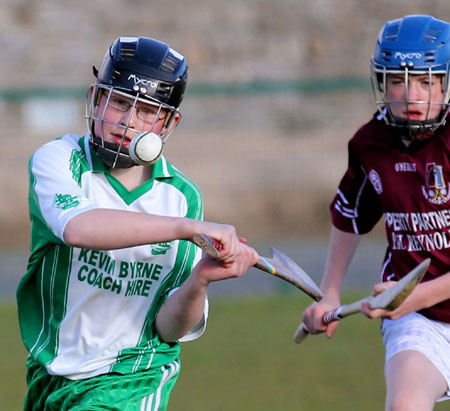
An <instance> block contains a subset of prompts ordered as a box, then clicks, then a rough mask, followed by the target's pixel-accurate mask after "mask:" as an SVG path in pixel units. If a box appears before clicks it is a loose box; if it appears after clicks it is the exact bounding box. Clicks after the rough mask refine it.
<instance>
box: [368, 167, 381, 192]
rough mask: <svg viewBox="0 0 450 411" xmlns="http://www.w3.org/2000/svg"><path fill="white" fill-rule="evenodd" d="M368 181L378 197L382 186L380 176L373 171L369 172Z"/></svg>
mask: <svg viewBox="0 0 450 411" xmlns="http://www.w3.org/2000/svg"><path fill="white" fill-rule="evenodd" d="M369 180H370V182H371V183H372V186H373V188H374V189H375V191H376V192H377V194H378V195H380V194H381V193H382V192H383V185H382V184H381V178H380V176H379V175H378V173H377V172H376V171H375V170H370V171H369Z"/></svg>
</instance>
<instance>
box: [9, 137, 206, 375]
mask: <svg viewBox="0 0 450 411" xmlns="http://www.w3.org/2000/svg"><path fill="white" fill-rule="evenodd" d="M29 173H30V192H29V205H30V217H31V256H30V259H29V262H28V267H27V272H26V274H25V275H24V277H23V278H22V280H21V282H20V284H19V288H18V291H17V300H18V308H19V320H20V327H21V333H22V337H23V340H24V343H25V346H26V347H27V349H28V350H29V352H30V355H31V356H32V357H33V358H34V359H35V360H36V361H38V362H39V363H40V364H42V365H43V366H45V367H46V369H47V372H48V373H49V374H52V375H62V376H65V377H67V378H70V379H81V378H88V377H91V376H94V375H99V374H103V373H108V372H118V373H130V372H137V371H141V370H145V369H150V368H153V367H160V366H162V365H163V364H167V363H169V362H171V361H173V360H174V359H177V358H178V355H179V346H178V344H177V343H174V344H167V343H164V342H162V341H160V339H159V337H158V335H157V333H156V331H155V328H154V323H155V318H156V315H157V312H158V310H159V308H160V307H161V305H162V303H163V302H164V301H165V299H166V298H167V296H168V293H169V292H170V291H172V290H174V289H176V288H177V287H179V286H180V285H181V284H182V283H183V282H184V281H185V280H186V278H187V277H188V276H189V274H190V272H191V270H192V268H193V266H194V264H196V263H197V261H198V260H199V258H200V250H199V249H198V248H197V247H196V246H194V245H193V244H192V243H191V242H189V241H171V242H167V243H160V244H148V245H143V246H139V247H132V248H127V249H119V250H111V251H99V250H86V249H80V248H74V247H69V246H68V245H67V244H65V243H64V239H63V232H64V227H65V226H66V224H67V222H68V221H69V220H70V219H71V218H72V217H74V216H75V215H77V214H79V213H81V212H84V211H86V210H90V209H94V208H111V209H120V210H128V211H136V212H145V213H151V214H158V215H165V216H173V217H187V218H192V219H198V220H200V219H202V218H203V200H202V196H201V193H200V191H199V189H198V188H197V186H196V185H195V184H194V183H193V182H192V181H190V180H189V179H187V178H186V177H185V176H184V175H183V174H181V173H180V171H178V170H177V169H176V168H174V167H173V166H172V165H171V164H170V163H169V162H168V161H167V160H166V159H165V158H164V157H162V158H161V159H160V160H159V161H158V162H157V163H156V164H154V166H153V176H152V178H151V179H150V180H148V181H147V182H145V183H144V184H142V185H141V186H139V187H138V188H136V189H135V190H133V191H131V192H129V191H128V190H127V189H126V188H125V187H124V186H123V185H122V184H121V183H120V182H119V181H118V180H116V179H115V178H114V177H113V176H111V174H110V173H109V170H108V169H107V167H105V165H104V164H103V162H102V161H101V160H100V159H99V158H98V157H97V155H96V154H95V153H94V152H93V151H92V149H91V148H90V145H89V136H85V137H80V136H78V135H75V134H68V135H65V136H64V137H61V138H59V139H56V140H54V141H51V142H49V143H47V144H45V145H44V146H42V147H41V148H40V149H38V150H37V151H36V152H35V153H34V155H33V156H32V158H31V160H30V165H29ZM110 223H111V224H114V221H111V222H110ZM99 235H100V236H101V235H102V233H101V232H99Z"/></svg>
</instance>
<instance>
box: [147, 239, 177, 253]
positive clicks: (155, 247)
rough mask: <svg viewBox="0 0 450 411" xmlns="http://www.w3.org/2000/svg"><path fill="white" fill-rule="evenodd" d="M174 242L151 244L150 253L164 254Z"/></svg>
mask: <svg viewBox="0 0 450 411" xmlns="http://www.w3.org/2000/svg"><path fill="white" fill-rule="evenodd" d="M173 244H174V242H173V241H169V242H167V243H157V244H151V245H150V247H151V249H152V255H164V254H166V253H167V251H169V250H170V249H171V248H172V246H173Z"/></svg>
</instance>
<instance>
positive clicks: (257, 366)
mask: <svg viewBox="0 0 450 411" xmlns="http://www.w3.org/2000/svg"><path fill="white" fill-rule="evenodd" d="M360 297H361V295H360V294H347V295H346V296H345V298H344V299H343V301H344V302H350V301H353V300H355V299H357V298H360ZM309 301H310V300H309V299H308V298H306V297H304V296H303V295H300V296H299V295H298V294H295V295H294V294H287V295H279V296H270V297H258V298H251V299H213V300H212V301H211V310H210V319H209V324H208V328H207V331H206V333H205V334H204V335H203V336H202V337H201V338H200V339H199V340H197V341H194V342H190V343H184V344H183V346H182V355H181V360H182V372H181V376H180V379H179V381H178V384H177V385H176V386H175V389H174V391H173V394H172V401H171V404H170V407H169V410H171V411H180V410H181V411H184V410H186V411H191V410H196V411H215V410H217V411H241V410H242V411H265V410H267V411H269V410H270V411H273V410H277V411H278V410H280V411H281V410H282V411H289V410H308V411H309V410H312V411H320V410H332V409H336V410H346V411H352V410H355V411H356V410H358V411H360V410H365V411H371V410H374V411H375V410H376V411H379V410H382V409H384V395H385V388H384V379H383V356H384V349H383V346H382V341H381V337H380V334H379V321H378V320H374V321H369V320H367V319H366V318H365V317H363V316H362V315H354V316H352V317H349V318H348V319H346V320H345V321H343V322H342V323H341V324H340V326H339V329H338V331H337V333H336V335H335V336H334V337H333V339H332V340H327V339H326V337H325V336H324V335H320V336H311V337H309V338H308V339H307V340H306V341H305V342H304V343H303V344H301V345H297V344H294V342H293V334H294V331H295V329H296V328H297V326H298V324H299V322H300V318H301V314H302V312H303V310H304V308H305V307H306V306H307V305H308V304H309ZM0 318H2V321H3V324H2V327H1V331H0V332H1V334H0V341H1V347H2V350H1V358H0V398H1V403H2V407H1V408H2V409H5V410H8V411H15V410H20V409H21V407H22V399H23V395H24V393H25V369H24V362H25V356H26V353H25V350H24V349H23V346H22V343H21V340H20V337H19V330H18V326H17V313H16V309H15V306H14V304H12V303H11V304H2V305H0ZM445 406H446V407H448V403H447V404H446V403H440V404H438V405H437V406H436V408H435V410H444V409H445Z"/></svg>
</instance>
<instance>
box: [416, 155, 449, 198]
mask: <svg viewBox="0 0 450 411" xmlns="http://www.w3.org/2000/svg"><path fill="white" fill-rule="evenodd" d="M422 193H423V195H424V197H425V198H426V199H427V200H428V201H429V202H430V203H432V204H445V203H446V202H447V201H448V200H449V199H450V184H448V185H447V184H446V182H445V180H444V173H443V172H442V166H440V165H436V163H428V164H427V172H426V176H425V186H422Z"/></svg>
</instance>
